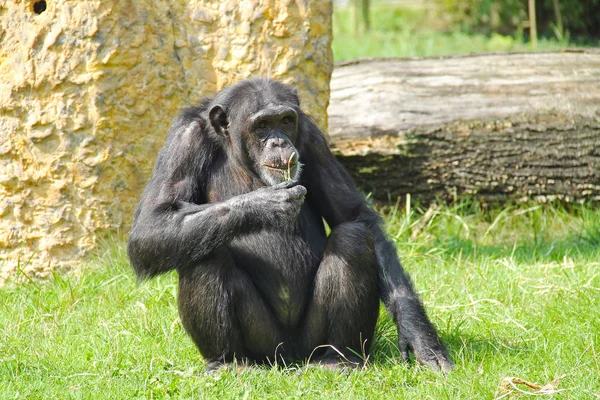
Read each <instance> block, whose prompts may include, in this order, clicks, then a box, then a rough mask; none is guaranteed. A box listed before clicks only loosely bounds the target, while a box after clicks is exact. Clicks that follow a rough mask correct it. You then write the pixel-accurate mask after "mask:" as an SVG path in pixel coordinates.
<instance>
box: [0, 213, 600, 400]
mask: <svg viewBox="0 0 600 400" xmlns="http://www.w3.org/2000/svg"><path fill="white" fill-rule="evenodd" d="M382 211H383V212H385V214H386V224H387V228H388V231H389V234H390V235H391V237H393V238H394V239H395V240H396V243H397V247H398V251H399V253H400V254H401V256H402V258H403V260H404V265H405V268H406V269H407V270H408V271H409V272H410V273H411V275H412V277H413V279H414V281H415V284H416V286H417V288H418V289H419V291H420V294H421V296H422V298H423V300H424V302H425V304H426V306H427V309H428V310H429V314H430V316H431V318H432V320H433V321H434V323H435V324H436V325H437V326H438V327H439V330H440V333H441V336H442V337H443V338H444V340H445V341H446V342H447V343H448V346H449V350H450V353H451V355H452V357H453V358H454V360H455V362H456V370H455V371H453V372H452V373H450V374H449V375H447V376H444V375H442V374H438V373H434V372H432V371H430V370H428V369H426V368H424V367H420V366H407V365H405V364H403V363H402V362H400V361H399V359H398V350H397V348H396V346H395V340H396V333H395V328H394V326H393V324H392V323H391V321H390V319H389V317H388V316H387V315H386V314H385V312H384V311H383V310H382V314H381V318H380V321H379V324H378V329H377V338H376V342H375V348H374V351H373V353H372V354H371V358H370V362H369V364H368V366H367V368H366V369H365V370H359V371H352V372H348V373H337V372H331V371H327V370H322V369H319V368H311V369H306V368H302V366H287V367H285V366H273V367H264V368H256V369H251V370H244V371H241V372H238V371H233V370H225V371H221V372H220V373H217V374H215V375H210V376H208V375H205V374H204V372H203V368H204V365H205V364H204V362H203V361H202V359H201V358H200V356H199V354H198V352H197V351H196V350H195V348H194V346H193V345H192V343H191V341H190V340H189V339H188V338H187V337H186V335H185V333H184V331H183V328H182V326H181V323H180V321H179V319H178V316H177V305H176V291H177V287H176V280H177V278H176V274H170V275H165V276H162V277H160V278H159V279H156V280H153V281H150V282H145V283H138V282H136V279H135V278H134V276H133V273H132V271H131V270H130V267H129V265H128V261H127V257H126V254H125V251H124V243H123V242H122V241H120V240H118V239H113V240H111V241H109V242H108V243H109V244H107V245H105V246H104V249H105V250H104V251H103V252H102V253H101V254H100V255H99V256H98V257H97V258H96V259H95V260H94V261H92V262H90V263H89V265H86V266H85V268H84V270H83V272H82V273H81V274H63V275H55V276H54V277H53V278H51V279H49V280H47V281H30V280H25V281H23V282H22V283H16V282H9V284H8V285H7V286H5V287H2V288H0V296H1V298H2V302H1V304H0V382H2V384H1V385H0V399H15V398H30V399H51V398H60V399H69V398H81V399H130V398H171V397H175V398H197V399H203V398H206V399H215V398H239V399H280V398H290V399H294V398H304V399H313V398H316V399H318V398H323V399H336V398H337V399H355V398H356V399H361V398H364V399H367V398H368V399H379V398H381V399H389V398H417V399H426V398H431V399H492V398H515V397H518V396H523V398H526V397H529V396H526V395H524V394H521V395H519V392H518V391H517V390H516V389H515V388H513V387H512V386H511V385H510V383H509V382H508V381H507V380H506V378H520V379H523V380H526V381H529V382H532V383H537V384H540V385H546V384H548V386H547V390H549V391H550V392H554V393H555V394H554V397H555V398H568V399H577V398H581V399H590V398H595V397H598V396H600V333H599V332H600V318H598V312H599V310H598V308H599V305H600V276H599V275H600V272H599V271H600V225H599V224H598V221H600V210H595V209H593V208H591V207H588V206H570V207H569V209H568V210H566V209H565V208H563V207H562V206H553V205H543V206H542V205H534V204H529V205H519V206H506V207H504V208H500V209H491V210H490V209H487V208H485V207H482V206H480V205H478V204H477V203H476V202H473V201H464V202H459V203H457V204H454V205H450V206H444V205H440V206H438V207H433V208H431V209H430V210H429V212H427V210H424V209H420V208H418V207H404V206H402V207H385V208H384V209H383V210H382ZM21 279H23V277H21ZM510 382H512V383H513V384H514V385H515V387H516V388H518V390H522V391H524V392H533V391H536V389H535V388H533V389H532V388H528V387H527V386H526V385H523V384H518V382H519V381H518V380H516V379H512V380H511V381H510Z"/></svg>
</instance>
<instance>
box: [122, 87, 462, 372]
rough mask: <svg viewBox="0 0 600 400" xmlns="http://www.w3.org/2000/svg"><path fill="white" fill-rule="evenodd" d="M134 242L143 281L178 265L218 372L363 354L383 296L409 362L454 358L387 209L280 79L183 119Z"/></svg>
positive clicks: (149, 192) (201, 341)
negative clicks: (381, 213) (386, 220)
mask: <svg viewBox="0 0 600 400" xmlns="http://www.w3.org/2000/svg"><path fill="white" fill-rule="evenodd" d="M323 219H324V220H325V221H326V222H327V224H328V225H329V226H330V227H331V233H330V234H329V235H326V231H325V228H324V223H323ZM128 250H129V257H130V259H131V263H132V265H133V267H134V269H135V271H136V273H137V275H138V277H141V278H146V277H152V276H155V275H158V274H161V273H163V272H167V271H170V270H173V269H175V270H177V272H178V274H179V313H180V315H181V321H182V322H183V326H184V327H185V329H186V331H187V332H188V334H189V335H190V336H191V337H192V339H193V341H194V343H195V344H196V346H197V347H198V349H199V350H200V352H201V353H202V355H203V356H204V357H205V358H206V359H207V361H208V362H209V368H216V367H218V366H220V365H222V364H224V363H229V362H232V361H233V360H234V358H235V359H236V360H244V362H250V363H253V362H258V363H260V362H266V361H273V360H275V358H281V359H283V360H285V361H289V360H305V359H307V358H309V357H310V362H314V363H319V364H323V365H326V366H329V367H336V366H339V365H344V364H345V363H346V364H348V363H349V362H350V363H351V364H353V363H359V362H360V357H359V356H360V355H364V354H367V353H368V349H369V345H370V344H371V342H372V338H373V331H374V328H375V323H376V321H377V317H378V311H379V299H380V298H381V299H382V300H383V301H384V303H385V305H386V306H387V309H388V310H389V311H390V312H391V314H392V316H393V318H394V321H395V322H396V324H397V326H398V336H399V339H398V342H399V348H400V351H401V353H402V357H403V358H405V359H407V360H408V359H409V351H410V350H412V352H413V353H414V355H415V358H416V359H417V360H418V361H419V362H421V363H423V364H427V365H429V366H431V367H433V368H434V369H440V368H441V369H442V370H448V369H450V368H452V365H453V364H452V361H451V360H450V358H449V356H448V354H447V352H446V349H445V348H444V345H443V344H442V342H441V341H440V339H439V338H438V335H437V333H436V331H435V328H434V327H433V325H432V324H431V322H430V321H429V320H428V318H427V315H426V314H425V310H424V308H423V305H422V304H421V302H420V301H419V299H418V297H417V295H416V294H415V291H414V289H413V287H412V284H411V281H410V278H409V277H408V275H407V274H406V272H405V271H404V270H403V269H402V267H401V265H400V262H399V261H398V257H397V255H396V249H395V247H394V245H393V243H391V242H390V241H389V240H388V239H387V238H386V236H385V234H384V233H383V231H382V229H381V220H380V218H379V217H378V215H377V214H376V213H375V212H373V211H372V210H371V209H370V208H369V207H368V206H367V204H366V203H365V200H364V198H363V197H362V196H361V194H360V193H359V192H358V191H357V189H356V188H355V186H354V184H353V183H352V181H351V179H350V177H349V176H348V173H347V172H346V171H345V170H344V169H343V168H342V166H341V165H340V164H339V163H338V162H337V161H336V160H335V158H334V157H333V156H332V154H331V152H330V150H329V148H328V146H327V143H326V140H325V138H324V136H323V134H322V133H321V132H320V131H319V130H318V129H317V127H316V126H315V125H314V123H313V122H312V121H311V120H310V118H308V117H307V116H306V114H304V112H302V110H301V109H300V104H299V100H298V96H297V93H296V90H295V89H293V88H291V87H289V86H286V85H283V84H281V83H278V82H274V81H272V80H268V79H249V80H245V81H242V82H240V83H238V84H236V85H234V86H230V87H227V88H225V89H223V90H222V91H221V92H219V93H218V94H217V95H216V96H215V98H213V99H207V100H205V101H203V102H202V103H201V104H200V106H198V107H191V108H188V109H186V110H184V111H183V112H182V113H181V115H179V116H178V117H177V118H176V119H175V121H174V122H173V124H172V126H171V129H170V132H169V135H168V138H167V140H166V143H165V145H164V147H163V148H162V150H161V151H160V154H159V156H158V160H157V162H156V166H155V168H154V175H153V177H152V179H151V180H150V182H149V183H148V186H147V187H146V190H145V191H144V194H143V195H142V198H141V201H140V203H139V206H138V208H137V210H136V213H135V219H134V222H133V229H132V230H131V237H130V241H129V248H128ZM315 349H316V350H315Z"/></svg>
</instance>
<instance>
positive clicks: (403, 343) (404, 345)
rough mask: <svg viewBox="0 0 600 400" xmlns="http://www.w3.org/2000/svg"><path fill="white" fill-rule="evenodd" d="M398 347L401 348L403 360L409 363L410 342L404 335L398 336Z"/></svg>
mask: <svg viewBox="0 0 600 400" xmlns="http://www.w3.org/2000/svg"><path fill="white" fill-rule="evenodd" d="M398 349H399V350H400V356H401V357H402V360H403V361H405V362H407V363H409V362H410V345H409V344H408V340H406V339H404V338H403V337H398Z"/></svg>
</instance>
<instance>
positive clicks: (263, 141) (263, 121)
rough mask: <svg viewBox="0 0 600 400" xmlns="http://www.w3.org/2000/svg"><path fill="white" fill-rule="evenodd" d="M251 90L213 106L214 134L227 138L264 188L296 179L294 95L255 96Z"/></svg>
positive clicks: (296, 105)
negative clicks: (222, 103)
mask: <svg viewBox="0 0 600 400" xmlns="http://www.w3.org/2000/svg"><path fill="white" fill-rule="evenodd" d="M253 89H254V91H252V90H250V89H246V90H245V91H244V92H241V90H239V92H237V93H230V94H229V96H228V97H229V98H225V99H223V100H224V101H227V100H229V101H227V103H228V105H227V106H224V105H221V104H217V105H215V106H213V107H212V109H211V110H210V113H209V118H210V121H211V124H212V125H213V128H214V129H215V131H216V132H217V133H219V134H221V135H223V136H226V137H228V140H229V141H230V143H231V144H232V148H233V149H236V150H234V152H235V153H237V154H236V156H237V157H238V158H239V159H240V160H241V161H242V162H243V163H244V164H246V165H247V166H249V167H251V168H252V169H253V170H254V172H255V173H256V174H257V175H258V177H259V178H260V179H261V180H262V181H263V182H264V183H265V184H266V185H275V184H277V183H281V182H284V181H287V180H298V179H299V178H300V173H301V163H300V154H299V152H298V150H297V149H296V147H295V145H294V143H295V142H296V138H297V136H298V113H297V111H296V108H297V107H298V98H297V95H296V93H295V92H293V93H292V92H290V93H281V92H277V93H274V94H270V93H261V95H260V96H256V95H253V94H255V91H256V90H257V89H256V88H253ZM240 92H241V93H240ZM242 99H243V100H244V101H242ZM256 99H260V101H257V100H256Z"/></svg>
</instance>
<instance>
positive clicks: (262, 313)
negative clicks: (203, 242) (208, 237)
mask: <svg viewBox="0 0 600 400" xmlns="http://www.w3.org/2000/svg"><path fill="white" fill-rule="evenodd" d="M179 314H180V316H181V321H182V323H183V326H184V327H185V330H186V331H187V333H188V334H189V335H190V336H191V338H192V340H193V341H194V343H195V344H196V346H197V347H198V350H200V353H201V354H202V355H203V356H204V358H205V359H206V360H207V362H209V363H211V362H212V363H213V365H214V364H215V363H214V362H221V363H228V362H231V361H233V359H234V358H236V360H238V361H240V360H243V361H265V360H266V358H267V357H269V356H274V353H273V349H276V348H277V346H278V344H279V343H282V342H283V339H282V334H281V329H280V327H279V326H278V323H277V322H276V320H275V318H274V317H273V315H272V313H271V311H270V310H269V309H268V308H267V307H266V306H265V303H264V301H263V300H262V298H261V296H260V295H259V293H258V292H257V290H256V287H255V286H254V284H253V283H252V282H251V280H250V278H249V277H248V276H247V275H246V273H245V272H244V271H243V270H241V269H239V268H238V267H236V265H235V263H234V261H233V258H232V257H231V255H230V253H229V251H228V250H227V249H225V248H223V249H220V250H219V251H217V252H216V253H215V255H214V256H213V257H211V258H209V259H206V260H203V261H202V264H201V265H198V266H197V267H196V268H191V269H187V270H180V271H179ZM209 368H210V365H209Z"/></svg>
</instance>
